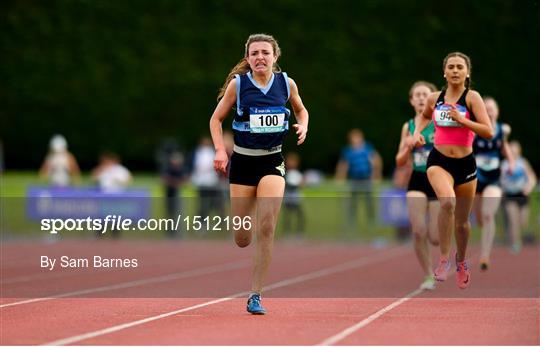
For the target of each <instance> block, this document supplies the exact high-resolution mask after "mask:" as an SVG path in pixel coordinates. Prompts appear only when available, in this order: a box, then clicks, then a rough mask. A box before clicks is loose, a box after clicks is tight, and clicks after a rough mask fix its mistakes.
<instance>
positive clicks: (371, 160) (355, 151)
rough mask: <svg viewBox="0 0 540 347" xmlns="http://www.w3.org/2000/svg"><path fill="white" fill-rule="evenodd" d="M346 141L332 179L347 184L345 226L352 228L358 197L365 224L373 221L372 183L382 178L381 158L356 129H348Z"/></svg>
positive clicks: (354, 223) (355, 221)
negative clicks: (361, 205) (361, 201)
mask: <svg viewBox="0 0 540 347" xmlns="http://www.w3.org/2000/svg"><path fill="white" fill-rule="evenodd" d="M348 138H349V145H348V146H347V147H345V148H344V149H343V151H342V152H341V158H340V160H339V162H338V164H337V167H336V179H337V180H338V181H344V180H345V179H347V180H348V182H349V184H350V189H351V198H350V205H349V208H348V214H349V215H348V218H347V220H348V223H349V225H348V226H349V227H351V228H355V227H356V225H357V212H358V199H359V197H360V196H362V197H363V200H364V205H365V208H366V217H367V220H368V223H369V225H372V224H373V222H374V219H375V208H374V205H373V197H372V192H373V180H380V179H381V177H382V159H381V156H380V155H379V153H377V151H376V150H375V148H373V146H372V145H371V144H370V143H369V142H366V141H365V140H364V133H363V132H362V131H361V130H360V129H352V130H351V131H350V132H349V135H348Z"/></svg>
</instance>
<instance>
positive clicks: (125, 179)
mask: <svg viewBox="0 0 540 347" xmlns="http://www.w3.org/2000/svg"><path fill="white" fill-rule="evenodd" d="M92 179H94V180H95V181H97V183H98V185H99V189H100V190H101V191H102V192H103V193H106V194H115V193H120V192H122V191H124V190H125V189H126V187H127V186H128V184H129V183H130V182H131V180H132V178H131V173H130V172H129V170H128V169H126V168H125V167H124V166H123V165H122V164H120V157H119V156H118V155H117V154H115V153H112V152H104V153H103V154H101V156H100V158H99V163H98V166H97V167H96V168H94V169H93V170H92ZM111 234H112V236H113V237H114V238H118V237H120V230H119V229H118V228H112V229H111ZM97 236H98V237H101V236H102V234H101V230H98V231H97Z"/></svg>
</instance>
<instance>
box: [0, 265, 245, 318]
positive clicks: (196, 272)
mask: <svg viewBox="0 0 540 347" xmlns="http://www.w3.org/2000/svg"><path fill="white" fill-rule="evenodd" d="M250 265H251V261H250V260H241V261H235V262H230V263H226V264H222V265H217V266H216V265H213V266H208V267H205V268H201V269H196V270H189V271H183V272H178V273H173V274H169V275H163V276H156V277H150V278H145V279H141V280H136V281H130V282H123V283H118V284H112V285H108V286H103V287H96V288H89V289H83V290H77V291H74V292H68V293H62V294H56V295H53V296H50V297H46V298H34V299H28V300H23V301H16V302H10V303H7V304H3V305H0V308H5V307H10V306H18V305H24V304H30V303H34V302H40V301H47V300H54V299H59V298H68V297H72V296H78V295H86V294H92V293H99V292H104V291H109V290H117V289H125V288H131V287H138V286H144V285H148V284H154V283H161V282H168V281H174V280H178V279H183V278H189V277H196V276H202V275H209V274H213V273H217V272H223V271H230V270H236V269H241V268H244V267H248V266H250Z"/></svg>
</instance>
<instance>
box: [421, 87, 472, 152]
mask: <svg viewBox="0 0 540 347" xmlns="http://www.w3.org/2000/svg"><path fill="white" fill-rule="evenodd" d="M468 92H469V89H465V91H464V92H463V94H462V95H461V97H460V98H459V100H458V102H457V103H456V107H457V109H458V111H459V113H460V114H461V115H462V116H464V117H466V118H468V119H472V120H475V117H474V113H473V112H472V111H470V110H469V109H468V108H467V103H466V101H465V98H466V97H467V93H468ZM445 94H446V89H443V90H442V91H441V94H440V95H439V98H438V99H437V103H436V104H435V110H434V111H433V116H432V118H433V123H434V124H435V141H434V143H435V146H437V145H456V146H464V147H472V143H473V140H474V132H473V131H472V130H470V129H469V128H467V127H464V126H463V125H461V124H459V123H458V122H456V121H454V120H453V119H452V118H451V117H450V116H449V115H448V113H449V111H450V110H451V109H452V107H451V106H450V105H449V104H447V103H446V102H445V101H444V96H445Z"/></svg>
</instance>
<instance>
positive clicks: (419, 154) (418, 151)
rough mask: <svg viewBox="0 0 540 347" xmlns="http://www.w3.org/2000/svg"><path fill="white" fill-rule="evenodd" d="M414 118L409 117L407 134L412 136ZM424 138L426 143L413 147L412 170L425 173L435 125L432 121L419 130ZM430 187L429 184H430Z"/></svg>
mask: <svg viewBox="0 0 540 347" xmlns="http://www.w3.org/2000/svg"><path fill="white" fill-rule="evenodd" d="M415 128H416V126H415V125H414V118H411V119H409V134H410V136H413V134H414V129H415ZM421 134H422V136H424V139H426V144H425V145H423V146H421V147H413V149H412V155H413V163H412V164H413V170H414V171H418V172H423V173H426V170H427V158H428V156H429V152H431V150H432V149H433V139H434V138H435V125H434V124H433V122H430V123H429V125H428V126H427V127H426V128H425V129H424V130H423V131H422V132H421ZM430 187H431V186H430Z"/></svg>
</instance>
